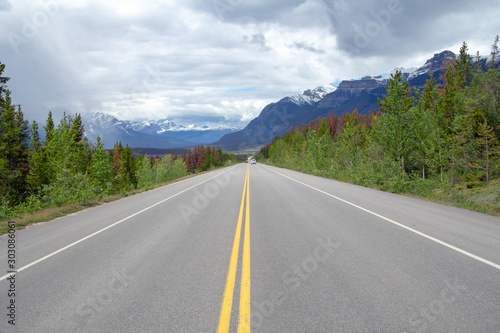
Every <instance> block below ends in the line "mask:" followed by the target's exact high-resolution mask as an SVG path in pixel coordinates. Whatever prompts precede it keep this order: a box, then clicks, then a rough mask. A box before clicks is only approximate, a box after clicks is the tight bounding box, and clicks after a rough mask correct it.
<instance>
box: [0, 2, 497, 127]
mask: <svg viewBox="0 0 500 333" xmlns="http://www.w3.org/2000/svg"><path fill="white" fill-rule="evenodd" d="M224 1H225V0H220V1H219V2H213V1H204V0H203V1H202V0H186V1H180V0H179V1H143V2H138V1H132V0H127V1H123V0H106V1H96V0H78V1H69V0H40V1H36V2H34V3H33V2H32V1H29V0H17V1H16V2H15V3H14V4H11V3H10V2H8V1H6V0H0V20H1V22H2V28H1V30H0V49H1V50H2V53H1V54H0V61H1V62H3V63H5V64H6V65H7V67H6V74H7V75H8V76H10V77H11V81H10V82H9V87H10V88H11V89H12V90H13V96H14V98H15V100H16V103H20V104H22V105H23V107H24V110H25V113H26V114H28V115H29V116H30V117H32V118H37V119H44V118H45V117H46V114H47V112H48V110H49V109H51V108H55V107H57V106H61V107H64V108H67V109H70V110H72V111H73V112H95V111H101V112H107V113H110V114H112V115H114V116H116V117H118V118H120V119H144V118H154V119H159V118H165V117H169V118H170V119H174V120H175V119H196V118H198V119H212V120H213V119H221V120H225V121H230V122H233V123H239V124H240V125H242V124H244V123H247V122H248V121H250V120H251V119H253V118H254V117H256V116H257V115H258V114H259V112H260V111H261V110H262V108H263V107H264V106H265V105H266V104H268V103H270V102H273V101H277V100H279V99H280V98H282V97H284V96H286V95H291V94H295V93H298V92H300V91H302V90H305V89H308V88H314V87H316V86H318V85H325V84H327V83H330V82H334V81H337V80H339V79H349V78H355V77H361V76H364V75H375V74H380V73H383V72H387V71H389V70H391V69H392V68H393V67H396V66H401V65H402V66H406V67H410V66H418V65H421V64H423V62H425V60H426V59H428V58H429V57H430V56H432V54H434V53H436V52H440V51H442V50H444V49H451V50H452V51H458V48H459V47H460V44H461V42H462V41H463V40H466V41H467V42H468V43H469V45H470V52H471V53H475V52H476V50H480V51H481V53H483V54H487V53H488V52H489V46H490V44H491V42H492V41H493V39H494V36H495V35H496V34H497V33H499V32H500V23H499V21H498V20H497V18H496V11H495V10H493V9H494V8H497V7H495V6H498V1H497V0H495V1H483V0H481V1H480V4H479V2H478V4H476V3H474V4H472V2H469V1H450V0H446V1H443V2H440V3H435V2H432V1H430V0H422V1H418V2H417V1H413V2H411V1H403V0H400V1H399V2H398V0H390V1H384V0H381V1H362V2H356V3H353V2H347V1H332V0H279V1H278V0H277V1H264V0H259V1H257V0H256V1H243V0H238V1H237V0H234V1H230V2H227V1H226V4H227V6H225V7H220V6H219V7H217V6H214V4H219V5H220V3H221V2H224ZM395 1H396V2H398V3H399V7H394V8H397V9H398V10H396V11H397V13H393V14H391V17H390V18H386V19H387V24H385V23H384V21H377V19H376V18H375V17H374V16H373V15H374V14H373V13H376V14H377V15H384V14H383V13H385V12H384V11H387V10H389V9H390V8H392V7H388V6H390V4H392V5H394V4H395ZM396 5H397V3H396ZM379 19H380V17H379ZM383 19H384V18H383V17H382V20H383ZM372 21H374V22H382V23H380V24H381V25H380V27H378V28H377V27H376V26H374V27H371V26H370V24H371V23H370V22H372ZM450 26H453V27H457V28H454V29H449V27H450ZM356 27H357V28H358V30H356V29H357V28H356ZM359 29H365V30H364V31H365V32H364V33H366V32H367V31H368V32H369V33H370V34H371V35H370V36H369V39H368V40H367V41H365V44H366V45H364V44H363V45H361V46H362V47H361V46H360V45H357V46H356V42H358V44H359V43H360V42H363V38H361V37H359V36H357V35H356V34H357V31H359ZM366 29H375V30H366ZM377 29H378V30H377ZM436 31H439V32H440V33H435V32H436ZM356 38H358V39H356ZM349 45H350V46H354V49H353V48H351V49H350V48H349ZM356 48H357V49H356ZM248 88H251V89H248Z"/></svg>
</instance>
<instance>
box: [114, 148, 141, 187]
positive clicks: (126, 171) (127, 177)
mask: <svg viewBox="0 0 500 333" xmlns="http://www.w3.org/2000/svg"><path fill="white" fill-rule="evenodd" d="M121 163H122V165H121V168H120V170H119V173H118V176H119V179H120V180H121V181H120V183H121V184H120V185H121V188H122V189H127V188H129V187H130V186H132V187H134V188H137V177H136V169H137V166H136V161H135V158H134V155H133V154H132V149H131V148H130V147H129V146H128V145H127V146H126V147H125V149H124V150H123V152H122V154H121Z"/></svg>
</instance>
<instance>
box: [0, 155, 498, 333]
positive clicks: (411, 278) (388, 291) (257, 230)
mask: <svg viewBox="0 0 500 333" xmlns="http://www.w3.org/2000/svg"><path fill="white" fill-rule="evenodd" d="M247 170H248V174H247ZM237 231H239V232H237ZM14 235H15V238H10V239H11V241H10V244H14V246H15V254H14V256H13V255H12V252H11V257H14V258H13V260H15V261H14V262H11V264H13V265H14V266H13V268H10V269H9V267H8V263H9V262H8V260H9V258H8V254H9V252H8V246H9V238H8V235H3V236H1V237H0V276H2V275H3V276H2V277H1V281H0V332H23V333H24V332H50V333H52V332H215V331H219V332H223V331H229V332H237V331H240V332H248V331H250V330H251V331H252V332H500V288H499V286H500V219H499V218H495V217H491V216H487V215H482V214H478V213H473V212H469V211H465V210H461V209H456V208H452V207H446V206H442V205H438V204H434V203H429V202H424V201H421V200H416V199H412V198H407V197H403V196H398V195H394V194H390V193H384V192H380V191H375V190H371V189H366V188H362V187H359V186H353V185H348V184H344V183H339V182H335V181H331V180H325V179H321V178H318V177H313V176H309V175H304V174H301V173H297V172H293V171H289V170H284V169H279V168H275V167H270V166H265V165H260V164H257V165H248V164H240V165H236V166H234V167H231V168H227V169H223V170H218V171H214V172H211V173H207V174H203V175H200V176H197V177H193V178H190V179H187V180H184V181H181V182H178V183H174V184H171V185H168V186H164V187H161V188H158V189H155V190H152V191H148V192H145V193H142V194H138V195H135V196H131V197H128V198H125V199H122V200H119V201H116V202H112V203H108V204H105V205H102V206H99V207H95V208H91V209H87V210H85V211H82V212H79V213H76V214H73V215H70V216H67V217H64V218H59V219H56V220H53V221H50V222H47V223H41V224H38V225H35V226H31V227H29V228H27V229H25V230H21V231H17V232H16V233H15V234H14ZM12 239H14V241H12ZM12 247H13V246H12V245H11V249H12ZM11 259H12V258H11ZM11 269H13V270H16V271H17V274H15V276H14V279H12V275H13V274H10V273H8V271H9V270H11ZM9 290H10V291H9ZM13 293H14V294H15V295H13ZM9 294H10V295H9ZM12 301H13V302H14V303H13V304H14V308H13V307H12V305H11V304H12V303H11V302H12ZM9 306H10V309H9V308H8V307H9ZM9 315H10V316H9ZM13 319H14V320H15V321H14V322H15V325H12V324H10V323H9V320H10V321H11V323H12V320H13Z"/></svg>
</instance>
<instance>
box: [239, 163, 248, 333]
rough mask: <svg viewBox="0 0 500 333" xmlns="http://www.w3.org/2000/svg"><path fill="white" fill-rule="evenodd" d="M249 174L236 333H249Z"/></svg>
mask: <svg viewBox="0 0 500 333" xmlns="http://www.w3.org/2000/svg"><path fill="white" fill-rule="evenodd" d="M249 193H250V174H248V173H247V204H246V206H247V207H246V215H245V238H244V242H243V257H242V267H241V292H240V319H239V322H238V333H247V332H250V194H249Z"/></svg>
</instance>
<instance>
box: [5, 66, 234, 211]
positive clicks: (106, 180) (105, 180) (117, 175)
mask: <svg viewBox="0 0 500 333" xmlns="http://www.w3.org/2000/svg"><path fill="white" fill-rule="evenodd" d="M4 69H5V65H4V64H1V63H0V219H5V218H11V217H14V216H17V215H19V214H22V213H32V212H35V211H38V210H41V209H44V208H49V207H58V206H62V205H66V204H74V203H85V202H88V201H91V200H96V199H99V198H102V197H103V196H108V195H111V194H116V193H126V192H127V191H134V190H135V189H141V188H148V187H151V186H154V185H157V184H164V183H167V182H169V181H172V180H174V179H177V178H180V177H183V176H185V175H187V174H188V173H194V172H199V171H205V170H209V169H212V168H214V167H218V166H222V165H224V164H226V163H228V161H229V160H230V159H231V158H233V159H235V157H234V156H230V155H229V154H227V153H224V152H222V150H221V149H220V148H218V149H216V148H215V147H210V146H206V147H205V146H196V147H194V148H193V149H189V150H188V153H187V154H182V155H177V154H171V155H164V156H162V157H160V156H158V155H157V156H156V157H153V156H144V155H141V154H139V156H138V157H135V156H134V155H133V154H132V150H131V148H130V147H129V146H128V145H126V146H125V147H123V146H122V144H121V143H120V142H117V143H116V144H115V147H114V149H113V150H112V151H106V150H105V149H104V147H103V144H102V142H101V141H100V139H98V140H97V143H96V145H95V146H92V145H91V144H90V143H89V142H88V140H87V138H86V137H85V136H84V133H85V129H84V126H83V123H82V118H81V115H79V114H77V115H75V116H74V117H70V116H64V117H63V119H62V120H61V121H60V123H59V124H57V125H56V124H54V121H53V118H52V113H51V112H49V113H48V117H47V121H46V124H45V126H44V129H45V133H46V137H45V140H44V141H41V139H40V137H39V124H37V123H36V122H35V121H33V122H32V123H31V124H29V122H28V121H27V120H25V119H24V115H23V112H22V110H21V106H19V105H17V106H16V105H14V103H13V101H12V99H11V91H10V90H9V89H7V82H8V81H9V78H8V77H4V76H2V73H3V71H4Z"/></svg>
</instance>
